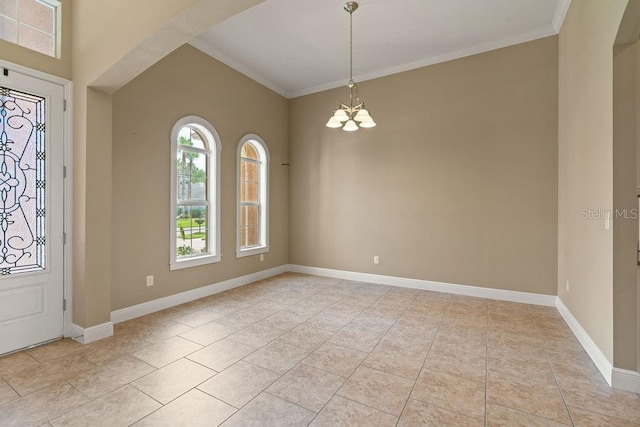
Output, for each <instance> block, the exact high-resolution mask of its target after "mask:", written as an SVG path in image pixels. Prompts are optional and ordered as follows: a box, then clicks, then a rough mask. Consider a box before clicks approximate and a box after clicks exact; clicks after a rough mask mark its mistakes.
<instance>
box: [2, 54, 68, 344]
mask: <svg viewBox="0 0 640 427" xmlns="http://www.w3.org/2000/svg"><path fill="white" fill-rule="evenodd" d="M0 68H6V69H8V70H9V72H11V71H15V72H18V73H21V74H25V75H27V76H30V77H33V78H36V79H40V80H44V81H47V82H50V83H54V84H57V85H60V86H62V87H63V88H64V101H65V107H66V108H64V111H63V117H64V121H63V124H62V135H63V136H62V138H63V141H62V143H63V147H64V148H63V150H64V153H63V164H64V167H65V168H66V177H65V178H64V183H63V196H62V197H63V225H62V228H63V232H64V233H65V237H66V239H65V240H66V241H65V244H64V250H63V252H64V253H63V256H64V265H63V271H62V283H63V285H62V286H63V290H62V292H63V298H64V301H65V302H66V303H65V304H66V307H65V310H64V312H63V333H64V336H65V337H72V338H74V337H75V336H76V335H78V333H77V331H76V329H77V328H75V327H74V324H73V82H71V81H70V80H67V79H65V78H62V77H58V76H54V75H52V74H48V73H45V72H42V71H38V70H34V69H32V68H29V67H25V66H23V65H19V64H15V63H13V62H9V61H5V60H3V59H0ZM61 303H62V301H61Z"/></svg>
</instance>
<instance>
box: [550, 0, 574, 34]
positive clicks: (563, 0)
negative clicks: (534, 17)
mask: <svg viewBox="0 0 640 427" xmlns="http://www.w3.org/2000/svg"><path fill="white" fill-rule="evenodd" d="M569 6H571V0H560V1H559V2H558V8H557V9H556V13H555V15H554V16H553V22H552V24H551V25H553V28H554V29H555V30H556V33H560V29H561V28H562V22H564V17H565V16H567V11H568V10H569Z"/></svg>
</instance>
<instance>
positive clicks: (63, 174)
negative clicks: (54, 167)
mask: <svg viewBox="0 0 640 427" xmlns="http://www.w3.org/2000/svg"><path fill="white" fill-rule="evenodd" d="M62 177H63V178H66V177H67V167H66V166H63V167H62Z"/></svg>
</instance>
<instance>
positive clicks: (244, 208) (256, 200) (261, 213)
mask: <svg viewBox="0 0 640 427" xmlns="http://www.w3.org/2000/svg"><path fill="white" fill-rule="evenodd" d="M268 202H269V151H268V150H267V145H266V144H265V142H264V141H263V140H262V138H260V137H259V136H258V135H253V134H251V135H246V136H245V137H244V138H242V139H241V140H240V143H239V144H238V206H237V211H238V213H237V215H238V216H237V224H236V229H237V239H236V242H237V243H236V256H237V257H244V256H249V255H256V254H262V253H265V252H269V205H268Z"/></svg>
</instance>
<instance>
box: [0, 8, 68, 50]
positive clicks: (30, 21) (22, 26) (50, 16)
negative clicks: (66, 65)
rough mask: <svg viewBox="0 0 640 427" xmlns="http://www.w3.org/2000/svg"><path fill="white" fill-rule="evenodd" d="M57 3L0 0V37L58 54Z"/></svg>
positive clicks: (58, 11)
mask: <svg viewBox="0 0 640 427" xmlns="http://www.w3.org/2000/svg"><path fill="white" fill-rule="evenodd" d="M61 7H62V5H61V4H60V2H59V1H57V0H0V38H2V39H4V40H6V41H8V42H11V43H15V44H17V45H20V46H23V47H26V48H28V49H31V50H35V51H37V52H40V53H43V54H45V55H49V56H53V57H56V58H58V57H60V53H59V50H60V49H59V46H60V41H59V34H60V31H59V28H60V16H61V10H60V9H61Z"/></svg>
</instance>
